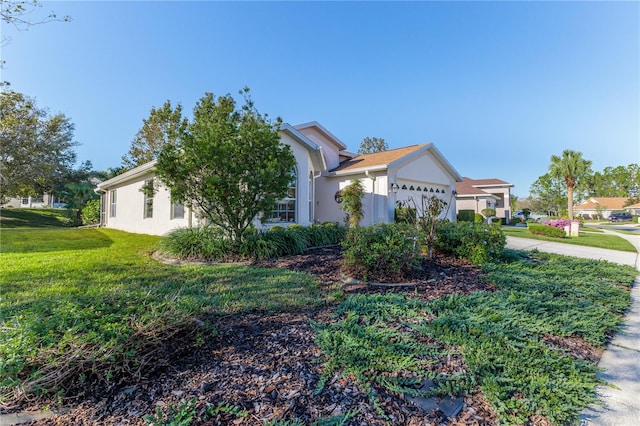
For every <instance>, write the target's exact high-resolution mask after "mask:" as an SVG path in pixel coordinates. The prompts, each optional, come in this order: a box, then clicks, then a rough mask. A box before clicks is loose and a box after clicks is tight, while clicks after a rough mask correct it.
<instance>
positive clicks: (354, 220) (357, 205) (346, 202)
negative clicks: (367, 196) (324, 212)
mask: <svg viewBox="0 0 640 426" xmlns="http://www.w3.org/2000/svg"><path fill="white" fill-rule="evenodd" d="M340 196H341V198H342V210H343V211H344V212H346V213H347V224H348V225H349V228H355V227H357V226H358V225H359V224H360V220H362V218H363V217H364V209H363V207H362V199H363V198H364V186H362V182H361V181H360V179H355V180H353V182H351V183H350V184H349V185H348V186H347V187H346V188H344V189H343V190H341V191H340Z"/></svg>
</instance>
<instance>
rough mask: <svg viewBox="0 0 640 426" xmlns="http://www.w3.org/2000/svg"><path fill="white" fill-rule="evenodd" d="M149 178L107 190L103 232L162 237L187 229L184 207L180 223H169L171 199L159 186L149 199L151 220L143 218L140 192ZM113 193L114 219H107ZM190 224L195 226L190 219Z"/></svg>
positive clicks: (173, 220) (186, 210) (187, 215)
mask: <svg viewBox="0 0 640 426" xmlns="http://www.w3.org/2000/svg"><path fill="white" fill-rule="evenodd" d="M151 178H153V173H148V174H146V175H144V176H141V177H139V178H136V179H133V180H130V181H127V182H125V183H121V184H119V185H116V186H113V187H110V188H109V189H108V190H107V193H106V197H105V200H106V202H107V204H106V206H105V207H106V215H105V216H106V217H105V220H106V223H105V224H104V225H105V226H106V227H107V228H114V229H120V230H122V231H127V232H135V233H139V234H151V235H164V234H166V233H168V232H169V231H172V230H174V229H176V228H184V227H187V226H189V214H190V212H189V209H187V208H186V207H185V212H184V218H183V219H171V197H170V194H169V190H168V189H167V188H166V187H165V186H163V185H156V192H155V194H154V196H153V216H152V217H150V218H145V217H144V204H145V196H144V193H143V192H142V191H141V189H142V187H143V185H144V182H145V180H147V179H151ZM112 190H115V191H116V215H115V217H112V216H111V194H112V193H111V191H112ZM192 220H193V223H194V224H195V223H197V221H196V219H195V218H192Z"/></svg>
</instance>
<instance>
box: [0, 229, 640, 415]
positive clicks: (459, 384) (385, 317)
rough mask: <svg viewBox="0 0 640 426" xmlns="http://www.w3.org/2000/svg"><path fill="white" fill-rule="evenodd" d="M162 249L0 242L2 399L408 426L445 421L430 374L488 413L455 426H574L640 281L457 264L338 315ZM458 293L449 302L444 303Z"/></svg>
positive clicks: (19, 236) (313, 285)
mask: <svg viewBox="0 0 640 426" xmlns="http://www.w3.org/2000/svg"><path fill="white" fill-rule="evenodd" d="M158 242H159V237H154V236H146V235H136V234H128V233H124V232H119V231H114V230H108V229H83V230H68V229H60V230H55V231H53V230H18V229H15V230H3V231H2V246H1V253H0V268H1V270H0V295H1V302H0V327H2V333H3V335H2V339H0V386H1V387H2V388H1V389H2V400H1V401H0V402H1V403H2V404H3V405H5V406H6V405H10V403H11V402H19V403H23V401H24V400H25V398H24V397H31V396H33V395H37V394H38V393H43V392H49V395H52V394H53V395H56V392H57V395H58V396H59V398H60V401H64V398H67V397H70V396H74V397H76V398H77V399H79V400H80V401H83V399H82V398H83V397H82V392H84V391H86V390H87V388H86V385H87V384H88V383H94V384H95V383H97V384H98V385H100V386H102V387H95V385H94V386H93V387H92V388H91V390H92V392H94V393H88V395H92V397H99V398H100V401H103V399H105V398H107V397H108V398H107V399H109V401H110V402H109V403H108V404H112V405H106V406H105V407H107V411H111V412H113V411H114V410H115V409H113V410H112V408H113V407H114V406H116V405H115V404H116V402H117V401H124V402H121V403H118V404H120V405H118V406H117V407H118V409H120V410H121V411H118V414H117V415H116V417H117V418H114V417H109V419H110V420H109V421H113V422H114V423H117V422H129V423H131V424H144V423H143V420H142V417H143V416H144V415H146V416H147V419H149V418H155V419H158V418H164V422H167V421H168V420H169V417H170V416H169V413H173V416H174V417H173V418H172V419H173V420H175V418H176V411H180V412H182V411H184V412H186V414H188V416H189V418H192V419H193V420H194V423H193V424H205V423H206V422H209V423H211V422H213V423H214V424H230V423H235V424H247V425H248V424H274V425H275V424H311V423H313V422H315V421H321V420H322V419H325V420H327V419H333V420H330V421H333V423H330V424H334V423H335V424H338V423H339V420H340V419H342V420H343V421H347V419H349V418H353V422H355V423H353V424H362V423H366V424H373V425H378V424H380V425H382V424H395V425H400V424H407V422H409V421H410V420H411V421H414V420H415V421H418V419H421V418H422V420H423V421H432V420H433V419H434V417H429V416H427V414H424V413H421V412H420V411H419V410H418V409H417V408H416V407H415V406H412V405H411V404H410V403H409V402H407V397H408V396H411V395H413V396H420V395H421V394H422V393H421V391H419V390H418V388H419V386H420V384H422V383H423V381H424V380H432V382H433V383H434V384H435V386H436V387H435V389H434V392H435V393H437V394H439V395H447V394H450V395H453V396H459V395H463V396H464V395H466V396H467V403H469V402H474V403H475V404H476V405H473V404H472V405H473V407H472V408H469V407H471V406H468V407H467V408H466V409H465V411H463V413H461V414H460V415H459V416H458V418H457V419H456V421H459V422H463V418H465V419H467V420H469V419H472V418H473V415H474V414H473V413H475V415H483V416H485V417H484V420H483V424H488V425H494V424H497V422H499V423H501V424H514V425H515V424H524V423H525V422H529V423H530V424H534V425H536V424H539V425H542V424H549V423H550V424H557V425H560V424H566V423H569V422H572V421H574V420H575V417H576V415H577V413H578V412H579V411H580V410H581V409H582V408H583V407H584V406H585V405H586V404H588V403H589V402H591V401H593V400H594V398H595V394H594V388H595V385H596V384H597V383H598V380H597V378H596V375H595V373H596V363H597V359H598V355H599V351H600V350H601V349H602V348H603V347H604V345H605V343H606V341H607V338H608V337H609V336H611V335H612V333H613V332H614V331H615V329H616V327H617V325H618V323H619V321H620V319H621V314H622V313H623V312H624V311H625V309H627V308H628V306H629V305H630V303H631V302H630V297H629V286H630V284H631V282H632V281H633V279H634V277H635V275H636V274H637V271H635V270H634V269H633V268H631V267H623V266H617V265H613V264H611V263H607V262H597V261H592V260H580V259H572V258H566V257H561V256H555V255H549V254H545V253H537V254H535V255H534V254H525V253H522V252H515V251H510V250H507V252H506V255H505V259H504V261H502V262H499V263H496V264H492V263H489V264H486V265H484V266H483V269H484V274H485V275H484V278H482V275H480V271H479V270H478V268H477V267H474V266H472V265H470V264H467V263H453V262H451V263H450V264H447V265H444V266H443V268H442V269H441V271H442V272H439V273H435V274H434V276H433V281H434V285H436V284H437V289H435V288H430V287H429V285H419V286H415V287H410V288H406V287H405V288H399V289H394V288H375V287H363V288H361V289H360V290H357V291H355V294H351V295H347V297H346V298H345V299H344V302H343V303H341V304H340V305H337V306H336V305H333V304H327V303H326V301H327V300H328V293H329V292H335V291H336V289H335V288H322V287H320V286H319V283H318V280H317V278H316V277H314V276H312V275H308V274H305V273H298V272H292V271H289V270H286V269H278V268H258V267H252V266H243V265H224V266H207V265H198V266H196V265H192V266H170V265H165V264H161V263H159V262H157V261H156V260H154V259H153V258H152V257H151V253H152V252H153V251H154V250H155V249H156V247H157V246H158ZM325 260H326V259H325ZM305 262H306V263H305V264H306V265H309V270H313V268H317V266H318V265H319V263H318V262H313V259H308V258H307V259H306V260H305ZM291 263H292V265H294V266H295V265H296V264H297V265H301V264H302V262H300V261H298V262H295V261H293V262H291ZM460 271H468V272H465V273H462V274H461V273H460ZM472 273H474V274H475V275H473V277H472V278H471V279H470V280H469V278H467V279H460V280H459V281H458V282H456V281H455V280H456V279H457V278H456V276H461V275H464V276H467V275H469V276H471V274H472ZM478 280H484V281H486V283H484V286H483V287H473V286H472V285H471V284H472V283H473V282H476V281H478ZM446 285H451V286H452V287H455V291H450V292H449V293H448V295H446V296H444V297H438V298H436V299H434V294H442V293H441V291H442V288H444V287H445V286H446ZM474 288H487V291H474ZM490 289H495V291H490ZM323 304H324V308H323V307H322V305H323ZM309 308H313V309H309ZM324 309H326V310H324ZM311 312H313V314H311ZM331 314H334V316H333V317H331ZM311 318H313V319H314V321H313V322H311V321H310V320H311ZM311 324H312V325H313V327H312V326H311ZM314 342H315V343H314ZM167 363H169V364H167ZM171 363H174V364H175V365H171ZM167 366H169V367H173V368H174V369H172V370H171V371H170V373H169V374H167V375H165V376H160V375H159V371H160V370H161V369H162V368H167ZM161 377H165V379H163V380H168V381H169V382H167V383H169V384H167V385H166V386H165V387H162V385H163V383H164V382H162V383H161V380H160V378H161ZM154 386H155V387H154ZM96 389H98V391H99V392H98V393H97V394H96V393H95V390H96ZM158 389H163V391H159V390H158ZM403 394H404V396H403ZM422 395H423V394H422ZM48 401H49V402H51V401H52V399H49V400H48ZM53 401H55V398H54V399H53ZM478 401H486V406H487V407H488V408H487V410H488V411H489V412H490V413H489V414H488V415H486V413H483V412H482V410H480V408H481V407H479V405H478V404H479V403H478ZM103 402H104V401H103ZM103 402H100V404H102V403H103ZM104 403H105V404H107V402H104ZM87 404H89V405H91V404H92V403H91V402H90V401H89V402H87ZM96 406H99V404H96ZM84 407H85V408H86V404H85V406H84ZM310 407H311V408H310ZM103 409H104V408H103ZM96 410H97V408H96ZM473 410H475V411H473ZM96 412H97V411H96ZM96 412H92V411H91V410H88V414H84V415H85V417H84V418H83V419H84V420H85V421H89V422H90V419H92V417H90V416H92V415H96ZM74 413H75V414H69V415H68V416H69V417H66V419H67V420H68V421H69V422H72V423H73V422H77V421H78V418H81V417H73V416H74V415H75V416H81V415H82V412H80V411H75V412H74ZM183 414H184V413H183ZM101 415H102V416H107V415H111V414H107V413H103V414H101ZM468 416H471V417H469V418H467V417H468ZM93 419H94V420H95V419H97V418H96V417H93ZM496 419H497V420H496ZM96 421H97V420H96ZM278 421H279V422H280V423H278ZM443 421H444V420H443ZM464 421H466V420H464ZM216 422H218V423H216ZM545 422H549V423H545ZM345 424H350V423H345Z"/></svg>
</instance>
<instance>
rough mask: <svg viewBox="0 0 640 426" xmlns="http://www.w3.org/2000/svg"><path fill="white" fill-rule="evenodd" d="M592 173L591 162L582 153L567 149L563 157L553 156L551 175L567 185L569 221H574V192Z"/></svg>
mask: <svg viewBox="0 0 640 426" xmlns="http://www.w3.org/2000/svg"><path fill="white" fill-rule="evenodd" d="M590 172H591V161H589V160H585V159H584V158H582V153H581V152H577V151H572V150H570V149H565V150H564V151H562V157H558V156H557V155H552V156H551V165H549V174H551V176H553V177H555V178H557V179H561V180H562V179H564V182H565V184H566V185H567V207H568V210H569V219H573V190H574V188H575V187H576V186H577V185H578V182H579V181H580V180H581V179H582V178H584V176H585V175H587V174H589V173H590Z"/></svg>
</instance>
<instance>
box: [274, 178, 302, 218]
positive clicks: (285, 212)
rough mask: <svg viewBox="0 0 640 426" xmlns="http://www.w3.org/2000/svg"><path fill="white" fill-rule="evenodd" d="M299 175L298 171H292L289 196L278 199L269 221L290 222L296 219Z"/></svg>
mask: <svg viewBox="0 0 640 426" xmlns="http://www.w3.org/2000/svg"><path fill="white" fill-rule="evenodd" d="M296 201H297V175H296V171H295V170H292V171H291V181H290V183H289V189H288V190H287V196H286V197H284V198H282V199H281V200H278V202H277V203H276V205H275V208H274V209H273V210H272V211H271V214H270V215H269V217H268V219H267V222H288V223H293V222H295V221H296V204H297V202H296Z"/></svg>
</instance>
